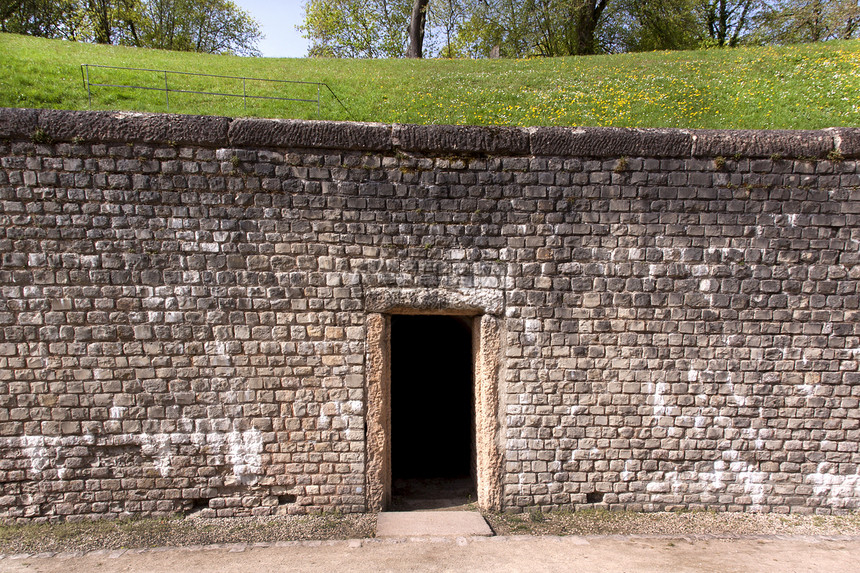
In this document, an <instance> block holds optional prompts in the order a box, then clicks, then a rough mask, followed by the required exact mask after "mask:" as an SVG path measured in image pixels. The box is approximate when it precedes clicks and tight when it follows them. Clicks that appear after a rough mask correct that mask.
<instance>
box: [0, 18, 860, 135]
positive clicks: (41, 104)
mask: <svg viewBox="0 0 860 573" xmlns="http://www.w3.org/2000/svg"><path fill="white" fill-rule="evenodd" d="M84 63H88V64H100V65H110V66H126V67H138V68H151V69H156V70H171V71H185V72H196V73H206V74H216V75H226V76H244V77H254V78H271V79H279V80H294V81H310V82H323V83H325V84H327V85H328V86H329V87H330V88H331V92H330V91H329V90H328V89H326V88H325V87H322V88H321V98H322V101H321V110H320V114H319V117H320V118H321V119H335V120H348V119H354V120H358V121H379V122H387V123H394V122H397V123H425V124H477V125H523V126H529V125H588V126H621V127H685V128H745V129H772V128H775V129H816V128H822V127H831V126H860V41H847V42H828V43H823V44H807V45H802V46H788V47H765V48H740V49H733V50H704V51H691V52H655V53H646V54H622V55H613V56H591V57H572V58H543V59H539V58H535V59H525V60H424V61H416V60H328V59H275V58H239V57H233V56H211V55H202V54H190V53H180V52H167V51H160V50H144V49H136V48H124V47H116V46H96V45H91V44H81V43H74V42H64V41H57V40H44V39H39V38H29V37H24V36H17V35H11V34H0V106H2V107H35V108H55V109H119V110H136V111H152V112H164V111H167V106H166V104H165V98H164V93H163V92H159V91H155V90H148V91H147V90H130V89H118V88H108V87H97V88H93V90H92V96H93V97H92V104H91V105H90V104H89V103H88V98H87V91H86V87H85V84H84V82H83V80H82V72H81V68H80V64H84ZM90 79H91V82H93V83H103V84H136V85H144V86H149V87H153V88H156V87H163V86H164V77H163V75H161V74H158V73H154V72H133V73H132V72H122V71H118V70H106V69H100V68H99V69H97V68H90ZM169 81H170V85H171V89H187V90H193V91H218V92H225V93H242V90H243V85H242V81H236V80H227V79H223V78H194V77H191V76H170V77H169ZM244 89H245V90H247V93H248V94H257V95H267V96H279V97H293V98H303V99H305V98H307V99H311V98H315V97H316V93H317V87H316V86H301V85H288V84H269V85H259V84H258V82H245V86H244ZM334 94H336V96H337V98H339V99H340V100H341V101H342V103H343V106H342V105H341V104H340V103H339V102H338V101H337V100H336V99H335V97H333V95H334ZM344 106H345V107H344ZM170 111H171V112H176V113H193V114H212V115H226V116H231V117H240V116H256V117H293V118H306V119H314V118H316V117H317V109H316V104H308V103H299V102H279V101H274V100H249V103H248V106H247V108H245V107H244V106H243V101H242V99H241V98H223V97H220V98H215V97H211V96H199V95H193V94H178V93H171V94H170Z"/></svg>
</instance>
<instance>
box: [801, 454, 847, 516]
mask: <svg viewBox="0 0 860 573" xmlns="http://www.w3.org/2000/svg"><path fill="white" fill-rule="evenodd" d="M837 472H838V468H837V467H836V466H835V465H834V464H831V463H828V462H821V463H820V464H818V467H817V468H816V471H815V473H812V474H809V475H807V476H806V478H805V480H804V481H805V483H807V484H809V485H811V486H812V493H813V495H814V496H816V497H822V498H824V503H825V505H828V506H830V507H838V508H843V509H856V508H858V507H860V474H857V473H855V474H849V475H841V474H839V473H837Z"/></svg>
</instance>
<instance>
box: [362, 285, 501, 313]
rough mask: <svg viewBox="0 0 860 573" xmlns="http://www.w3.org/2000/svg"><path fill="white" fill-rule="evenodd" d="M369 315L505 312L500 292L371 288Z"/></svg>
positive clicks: (368, 301) (368, 298)
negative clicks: (379, 313)
mask: <svg viewBox="0 0 860 573" xmlns="http://www.w3.org/2000/svg"><path fill="white" fill-rule="evenodd" d="M365 305H366V308H367V311H368V312H381V313H387V314H422V313H428V314H464V315H477V314H492V315H499V314H501V313H502V309H503V306H504V297H503V295H502V293H501V291H495V290H486V289H466V290H456V291H455V290H444V289H422V288H407V289H387V288H377V289H369V290H368V291H367V293H366V295H365Z"/></svg>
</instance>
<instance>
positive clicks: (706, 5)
mask: <svg viewBox="0 0 860 573" xmlns="http://www.w3.org/2000/svg"><path fill="white" fill-rule="evenodd" d="M759 4H760V3H759V2H758V1H757V0H703V1H702V3H701V5H700V9H701V11H702V14H703V16H704V20H705V23H706V26H707V32H708V36H709V37H710V38H711V40H713V41H714V42H715V43H716V44H717V46H719V47H721V48H722V47H724V46H729V47H734V46H737V45H738V42H739V41H740V38H741V34H742V32H743V31H744V30H745V29H746V28H747V26H748V25H749V23H750V20H751V16H752V15H753V13H754V11H755V9H756V8H757V7H758V5H759Z"/></svg>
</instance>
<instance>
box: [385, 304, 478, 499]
mask: <svg viewBox="0 0 860 573" xmlns="http://www.w3.org/2000/svg"><path fill="white" fill-rule="evenodd" d="M472 385H473V384H472V321H471V319H470V318H469V317H457V316H425V315H417V316H412V315H409V316H404V315H401V316H393V317H392V318H391V473H392V492H391V493H392V497H391V500H392V507H391V509H395V510H401V511H402V510H408V509H435V508H442V507H457V506H461V505H464V504H467V503H470V502H473V501H475V494H476V490H475V479H474V477H475V476H474V469H473V468H474V467H475V463H474V459H475V452H474V450H475V448H474V443H475V439H474V406H473V404H474V399H473V395H472Z"/></svg>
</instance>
